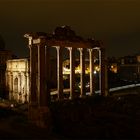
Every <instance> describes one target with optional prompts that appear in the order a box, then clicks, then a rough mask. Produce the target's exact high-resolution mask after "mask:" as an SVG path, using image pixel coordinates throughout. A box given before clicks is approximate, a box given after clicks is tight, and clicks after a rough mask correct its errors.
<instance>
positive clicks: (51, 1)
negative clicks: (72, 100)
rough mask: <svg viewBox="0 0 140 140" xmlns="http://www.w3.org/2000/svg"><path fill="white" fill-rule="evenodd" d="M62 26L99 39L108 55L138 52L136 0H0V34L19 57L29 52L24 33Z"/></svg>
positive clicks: (139, 12) (139, 4) (139, 5)
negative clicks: (67, 26)
mask: <svg viewBox="0 0 140 140" xmlns="http://www.w3.org/2000/svg"><path fill="white" fill-rule="evenodd" d="M62 25H69V26H71V28H72V29H73V30H75V31H76V34H77V35H80V36H83V37H85V38H88V37H94V38H95V39H97V40H102V41H103V42H104V45H105V47H106V51H107V55H108V56H115V57H118V56H124V55H133V54H135V53H140V0H0V34H1V35H2V37H3V38H4V40H5V42H6V49H8V50H12V51H13V53H14V54H15V55H17V56H19V57H26V56H28V54H29V49H28V47H27V42H26V39H25V38H24V37H23V35H24V34H25V33H26V32H30V31H34V32H36V31H43V32H47V33H52V32H53V30H54V29H55V27H56V26H62Z"/></svg>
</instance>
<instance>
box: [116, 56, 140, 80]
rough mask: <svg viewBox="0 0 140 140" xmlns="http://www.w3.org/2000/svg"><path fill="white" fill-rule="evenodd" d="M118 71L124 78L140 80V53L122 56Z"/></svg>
mask: <svg viewBox="0 0 140 140" xmlns="http://www.w3.org/2000/svg"><path fill="white" fill-rule="evenodd" d="M118 71H119V74H120V77H121V78H122V79H124V80H128V81H140V80H139V78H140V55H133V56H125V57H121V58H120V65H119V70H118Z"/></svg>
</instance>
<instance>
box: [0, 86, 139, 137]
mask: <svg viewBox="0 0 140 140" xmlns="http://www.w3.org/2000/svg"><path fill="white" fill-rule="evenodd" d="M129 92H130V93H131V94H129ZM133 93H134V94H133ZM139 93H140V89H139V88H137V89H132V90H127V91H123V92H120V93H114V95H112V96H109V97H101V96H97V95H96V96H94V97H91V98H85V99H75V100H73V101H65V102H55V103H52V104H51V108H50V109H51V112H52V120H53V122H52V126H53V129H52V133H48V132H47V131H46V130H45V129H40V128H38V127H35V126H34V125H32V124H31V123H29V122H28V119H27V108H26V107H27V106H26V105H24V106H23V105H22V106H17V107H16V108H12V109H11V108H10V107H8V106H4V103H1V108H0V138H4V139H5V138H9V139H12V138H13V139H15V138H17V139H105V138H107V139H108V138H111V139H139V138H140V94H139Z"/></svg>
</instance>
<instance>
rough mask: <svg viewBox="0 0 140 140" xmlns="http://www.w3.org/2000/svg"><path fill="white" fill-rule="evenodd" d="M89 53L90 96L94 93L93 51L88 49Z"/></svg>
mask: <svg viewBox="0 0 140 140" xmlns="http://www.w3.org/2000/svg"><path fill="white" fill-rule="evenodd" d="M88 51H89V68H90V95H93V94H94V93H95V78H94V58H93V57H94V55H93V54H94V51H95V50H93V49H88Z"/></svg>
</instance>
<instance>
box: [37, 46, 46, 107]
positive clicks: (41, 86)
mask: <svg viewBox="0 0 140 140" xmlns="http://www.w3.org/2000/svg"><path fill="white" fill-rule="evenodd" d="M45 74H46V72H45V46H42V45H38V102H39V105H40V106H44V105H45V98H44V97H45V94H46V93H45V84H46V79H45Z"/></svg>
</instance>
